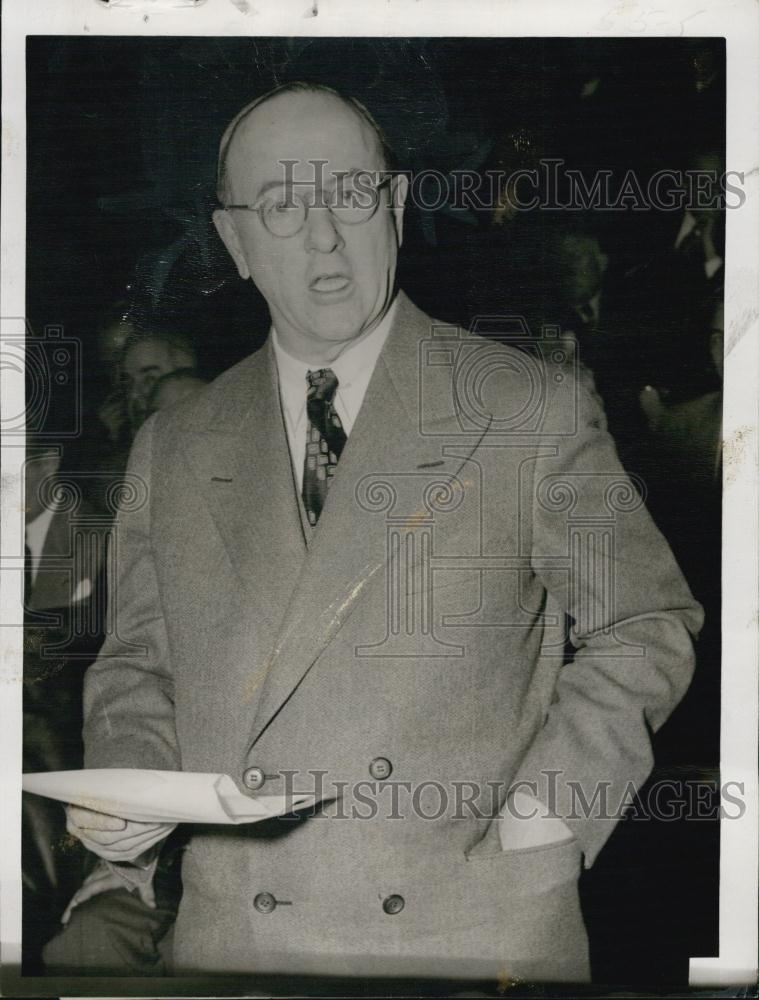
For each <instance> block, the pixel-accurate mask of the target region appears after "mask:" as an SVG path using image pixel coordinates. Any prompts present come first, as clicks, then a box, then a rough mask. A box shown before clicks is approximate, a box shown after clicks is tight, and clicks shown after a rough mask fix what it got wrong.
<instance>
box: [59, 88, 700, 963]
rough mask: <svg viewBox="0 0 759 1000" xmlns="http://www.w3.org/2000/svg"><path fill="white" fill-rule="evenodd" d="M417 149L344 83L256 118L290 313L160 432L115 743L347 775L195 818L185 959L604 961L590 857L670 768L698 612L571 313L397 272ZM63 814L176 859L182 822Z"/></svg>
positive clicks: (124, 612) (111, 838) (273, 254)
mask: <svg viewBox="0 0 759 1000" xmlns="http://www.w3.org/2000/svg"><path fill="white" fill-rule="evenodd" d="M391 165H392V161H391V154H390V152H389V150H388V149H387V146H386V144H385V142H384V140H383V138H382V134H381V132H380V130H379V128H378V127H377V125H376V123H375V122H374V120H373V119H372V118H371V116H370V115H369V113H368V112H367V111H366V109H365V108H363V106H362V105H360V104H359V103H358V102H356V101H354V100H351V99H345V98H343V97H341V96H339V95H338V94H336V93H335V92H333V91H330V90H329V89H328V88H324V87H317V86H310V85H308V84H292V85H288V86H285V87H283V88H280V89H278V90H276V91H274V92H272V93H270V94H268V95H266V96H265V97H264V98H261V99H259V100H258V101H256V102H254V103H253V104H252V105H249V106H247V107H246V108H244V109H243V110H242V111H241V112H240V113H239V114H238V116H237V117H236V118H235V119H234V121H233V122H232V123H231V124H230V126H229V127H228V129H227V131H226V133H225V135H224V137H223V140H222V146H221V151H220V168H219V197H220V200H221V204H222V207H221V208H220V209H219V210H218V211H217V212H216V213H215V216H214V221H215V223H216V227H217V230H218V232H219V234H220V236H221V238H222V240H223V241H224V243H225V245H226V247H227V249H228V250H229V252H230V254H231V256H232V258H233V260H234V262H235V264H236V266H237V268H238V271H239V273H240V276H241V277H242V278H243V279H248V278H252V279H253V281H255V283H256V284H257V286H258V287H259V289H260V290H261V292H262V293H263V295H264V297H265V298H266V300H267V302H268V305H269V309H270V312H271V320H272V330H271V335H270V338H269V341H268V342H267V344H266V345H265V346H264V348H263V349H262V350H261V351H259V352H258V353H257V354H255V355H254V356H252V357H250V358H248V359H246V360H245V361H243V362H242V363H241V364H240V365H238V366H236V367H235V368H233V369H231V370H230V371H228V372H226V373H225V374H224V375H222V376H221V377H220V378H218V379H217V380H216V381H215V382H214V383H212V384H211V385H210V386H209V387H208V388H206V389H204V390H202V392H201V393H200V394H198V395H197V396H195V397H193V399H192V400H189V401H187V402H186V403H182V404H180V405H179V406H177V407H172V408H170V409H168V410H166V411H164V412H161V413H158V414H155V415H154V416H153V417H151V418H150V419H149V420H148V421H147V422H146V424H145V426H144V427H143V428H142V429H141V431H140V433H139V435H138V437H137V439H136V441H135V445H134V448H133V451H132V456H131V460H130V464H131V469H132V471H133V472H135V473H136V474H138V475H139V476H141V477H142V478H143V480H144V482H145V483H146V485H147V488H148V497H149V499H148V502H147V503H146V504H145V505H143V506H141V507H140V508H139V509H138V510H133V511H129V512H125V513H124V514H123V515H121V516H120V517H119V519H118V524H117V531H118V538H119V551H120V561H119V565H118V587H117V588H116V594H115V596H116V601H115V613H116V620H117V622H118V627H117V629H116V630H115V632H114V634H113V635H112V636H110V637H109V639H108V641H107V644H106V646H105V648H104V650H103V653H102V655H101V657H100V658H99V660H98V662H97V663H96V664H95V665H94V666H93V667H92V668H91V670H90V672H89V675H88V678H87V690H86V704H85V714H86V722H85V743H86V763H87V765H88V766H90V767H106V768H107V767H142V768H161V769H169V770H179V769H184V770H187V771H203V772H224V773H227V774H230V775H232V776H233V777H234V779H235V780H236V781H237V783H238V785H239V787H240V789H241V790H242V791H244V792H246V793H247V794H250V795H252V796H255V795H257V794H259V793H260V794H266V793H271V794H282V793H286V792H287V791H288V790H291V789H295V790H298V791H300V790H306V791H313V792H314V793H315V794H316V796H317V798H318V800H319V801H318V804H317V806H316V807H315V808H314V809H313V810H310V811H307V812H306V813H303V814H300V815H298V816H296V817H292V816H290V817H286V818H281V819H277V820H272V821H269V822H266V823H260V824H255V825H251V826H240V827H231V828H209V827H199V828H197V829H196V830H195V831H194V832H193V836H192V837H191V839H190V842H189V846H188V847H187V850H186V851H185V854H184V858H183V864H182V879H183V898H182V902H181V905H180V909H179V914H178V917H177V922H176V927H175V937H174V967H175V971H177V972H182V973H185V974H187V973H193V974H199V973H250V972H253V971H257V972H262V971H270V972H277V971H279V972H288V973H289V974H293V973H295V972H304V973H325V974H331V975H335V974H344V975H348V974H352V975H357V976H367V975H403V974H408V975H419V976H424V975H440V974H441V973H446V974H449V975H451V976H452V977H455V978H461V977H465V976H469V975H471V976H475V977H479V976H493V977H495V976H496V975H501V976H517V977H525V978H539V979H557V980H565V981H566V980H573V979H574V980H583V979H587V977H588V975H589V969H588V955H587V940H586V935H585V930H584V925H583V921H582V917H581V913H580V908H579V902H578V894H577V882H578V876H579V873H580V867H581V864H582V859H583V857H584V862H585V864H586V865H591V864H592V863H593V861H594V859H595V857H596V856H597V854H598V852H599V851H600V850H601V847H602V846H603V844H604V842H605V841H606V839H607V837H608V835H609V833H610V832H611V829H612V827H613V822H614V818H615V809H616V806H617V805H618V803H619V801H621V799H623V798H624V796H625V794H629V789H630V787H634V786H636V785H637V784H639V783H640V782H642V781H643V780H644V779H645V777H646V775H647V774H648V773H649V770H650V768H651V763H652V762H651V751H650V743H649V729H656V728H658V727H659V726H660V725H661V724H662V722H663V721H664V719H665V718H666V716H667V715H668V713H669V712H670V711H671V709H672V707H673V706H674V705H675V703H676V702H677V701H678V699H679V698H680V697H681V696H682V694H683V692H684V691H685V689H686V687H687V685H688V682H689V680H690V676H691V671H692V666H693V654H692V642H691V635H692V633H694V632H696V631H697V630H698V628H699V627H700V623H701V613H700V609H699V607H698V605H697V604H696V603H695V602H694V600H693V598H692V597H691V595H690V593H689V591H688V588H687V586H686V585H685V583H684V581H683V579H682V577H681V575H680V572H679V570H678V569H677V566H676V564H675V562H674V560H673V558H672V556H671V554H670V552H669V550H668V548H667V546H666V543H665V542H664V540H663V539H662V537H661V536H660V535H659V534H658V532H657V531H656V529H655V528H654V526H653V524H652V522H651V520H650V518H649V517H648V515H647V513H646V512H645V510H644V508H643V507H642V505H641V502H640V499H639V497H638V495H637V493H636V492H635V490H634V488H633V487H632V485H631V484H630V482H629V480H628V479H627V478H626V476H625V474H624V473H623V471H622V469H621V468H620V466H619V463H618V460H617V458H616V454H615V451H614V447H613V445H612V443H611V440H610V439H609V437H608V436H607V435H606V434H605V432H604V431H603V430H602V428H601V424H602V420H601V414H600V412H599V410H598V408H597V406H596V404H595V403H594V402H593V400H592V399H590V398H589V397H588V395H587V393H585V392H583V391H582V390H581V388H580V387H579V385H578V384H577V382H576V381H575V379H574V377H573V374H572V371H571V370H570V368H569V367H568V366H567V364H566V363H565V362H564V355H563V354H562V352H561V351H560V350H559V349H558V348H557V347H556V345H553V346H550V345H549V346H548V347H547V348H546V350H545V351H543V354H544V357H541V356H539V354H538V355H531V354H530V353H528V351H527V350H524V351H523V350H519V349H517V348H515V347H509V346H503V345H500V344H496V343H494V342H491V341H486V340H481V339H479V338H468V337H466V336H465V335H463V334H460V332H459V331H457V330H455V329H451V328H449V327H441V326H440V325H439V324H435V322H434V321H433V320H431V319H430V318H429V317H428V316H426V315H425V314H423V313H421V312H420V311H419V310H418V309H417V308H416V307H415V306H414V305H413V304H412V303H411V301H410V300H409V299H408V298H407V297H406V296H405V295H404V294H403V292H401V291H398V290H397V289H396V287H395V270H396V260H397V254H398V250H399V248H400V245H401V241H402V236H403V210H404V200H405V196H406V191H407V179H406V178H405V177H404V175H403V174H401V173H398V172H395V173H390V172H389V170H388V168H390V167H391ZM565 614H566V615H568V616H569V617H570V619H571V622H572V630H571V638H572V642H573V645H574V647H575V656H574V659H573V661H572V662H570V663H567V664H566V666H564V665H563V662H564V648H565V644H564V640H565V634H564V631H565V630H564V615H565ZM129 644H131V645H129ZM135 644H136V645H135ZM140 648H142V649H143V650H144V652H140ZM602 800H605V802H606V803H607V804H606V805H604V803H603V802H602ZM68 813H69V829H70V831H71V832H73V833H75V834H76V835H77V836H79V837H80V838H81V839H82V841H83V842H84V843H85V844H86V845H87V846H88V847H89V848H91V849H92V850H93V851H95V852H96V853H98V854H99V855H100V856H101V857H103V858H105V859H106V860H107V861H108V862H109V864H110V865H111V868H112V870H113V871H117V872H120V873H121V876H122V877H123V878H124V880H125V881H127V882H129V883H130V884H132V885H135V886H144V885H145V884H146V883H149V881H150V878H151V874H152V871H153V868H154V866H155V864H156V851H157V848H158V845H159V844H160V843H161V841H162V840H163V839H164V838H165V837H166V836H167V834H168V832H169V829H170V828H169V827H168V826H166V825H162V824H140V823H135V822H126V821H123V820H119V819H118V818H115V817H108V816H104V815H101V814H98V813H96V812H93V811H90V810H83V809H79V808H74V807H69V808H68ZM616 815H618V813H617V814H616Z"/></svg>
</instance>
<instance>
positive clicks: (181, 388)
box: [147, 368, 207, 413]
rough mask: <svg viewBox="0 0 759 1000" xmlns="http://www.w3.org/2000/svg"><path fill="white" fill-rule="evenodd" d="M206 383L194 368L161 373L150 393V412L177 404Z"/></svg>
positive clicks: (148, 405)
mask: <svg viewBox="0 0 759 1000" xmlns="http://www.w3.org/2000/svg"><path fill="white" fill-rule="evenodd" d="M206 384H207V383H206V380H205V379H203V378H201V377H200V375H198V374H197V372H196V371H195V369H194V368H177V370H176V371H175V372H168V373H167V374H166V375H161V377H160V378H159V379H158V381H157V382H156V383H155V385H154V386H153V388H152V389H151V390H150V394H149V395H148V402H147V408H148V412H149V413H155V411H156V410H165V409H166V407H167V406H176V404H177V403H181V401H182V400H183V399H187V397H188V396H193V395H194V394H195V393H196V392H199V391H200V390H201V389H202V388H203V386H204V385H206Z"/></svg>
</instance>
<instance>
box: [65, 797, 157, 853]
mask: <svg viewBox="0 0 759 1000" xmlns="http://www.w3.org/2000/svg"><path fill="white" fill-rule="evenodd" d="M175 826H176V823H137V822H135V821H134V820H126V819H120V818H119V817H118V816H109V815H107V814H106V813H99V812H95V811H94V810H92V809H82V808H81V807H80V806H66V829H67V830H68V832H69V833H70V834H72V835H73V836H74V837H78V838H79V840H81V842H82V843H83V844H84V846H85V847H86V848H87V849H88V850H90V851H92V852H93V854H97V855H98V857H101V858H103V859H104V860H106V861H115V862H124V861H135V860H136V859H137V858H139V857H140V855H141V854H144V853H145V852H146V851H148V850H150V848H151V847H153V846H154V845H155V844H158V843H160V841H162V840H163V839H164V838H165V837H168V835H169V834H170V833H171V831H172V830H173V829H174V827H175Z"/></svg>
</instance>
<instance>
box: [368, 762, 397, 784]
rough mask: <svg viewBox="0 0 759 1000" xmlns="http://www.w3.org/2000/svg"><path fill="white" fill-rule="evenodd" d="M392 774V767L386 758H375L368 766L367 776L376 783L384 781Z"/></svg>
mask: <svg viewBox="0 0 759 1000" xmlns="http://www.w3.org/2000/svg"><path fill="white" fill-rule="evenodd" d="M392 773H393V765H392V764H391V763H390V761H389V760H388V759H387V757H375V758H374V760H373V761H372V762H371V764H370V765H369V774H371V776H372V777H373V778H376V779H377V781H384V780H385V778H389V777H390V775H391V774H392Z"/></svg>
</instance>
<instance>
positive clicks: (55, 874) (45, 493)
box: [22, 435, 109, 967]
mask: <svg viewBox="0 0 759 1000" xmlns="http://www.w3.org/2000/svg"><path fill="white" fill-rule="evenodd" d="M68 457H69V458H70V455H69V456H68ZM24 472H25V512H24V513H25V544H24V549H25V559H24V625H25V630H24V769H25V770H27V771H45V770H50V771H56V770H63V769H67V768H76V767H81V766H82V758H83V751H82V739H81V730H82V681H83V676H84V670H85V668H86V666H87V665H88V664H89V663H90V662H92V660H93V659H94V658H95V655H96V653H97V650H98V648H99V646H100V643H101V642H102V637H103V627H104V620H103V619H104V614H105V599H104V594H103V588H102V584H103V582H104V581H103V577H102V573H101V571H102V567H103V563H104V560H105V545H106V538H107V534H108V527H109V524H108V521H109V518H108V517H107V516H106V515H104V514H103V513H102V512H100V511H97V510H96V509H95V508H94V507H93V506H92V505H91V504H90V503H89V502H88V501H87V499H86V498H85V496H84V495H83V490H82V483H83V480H82V477H81V476H78V475H77V474H76V473H75V472H74V471H73V468H72V466H71V465H70V463H69V462H68V460H67V456H66V449H64V447H63V445H62V444H60V443H56V442H54V441H52V440H51V438H50V437H49V436H48V437H41V436H37V435H30V437H29V440H28V442H27V461H26V465H25V470H24ZM63 818H64V817H63V813H62V811H61V809H60V808H59V807H58V806H57V804H56V803H53V802H50V801H48V800H45V799H40V798H37V797H36V796H24V801H23V820H24V825H23V829H24V837H23V863H22V873H23V879H24V888H25V896H24V923H25V927H26V929H27V930H28V931H29V937H25V941H26V942H27V944H28V947H27V949H26V952H25V956H26V961H27V967H33V966H34V964H35V962H36V961H37V960H38V954H37V953H38V951H39V947H40V946H41V945H42V943H44V940H45V939H46V937H49V936H50V934H51V932H52V931H53V929H54V927H55V921H56V920H57V918H58V917H59V915H60V913H61V911H62V909H63V906H64V905H65V901H66V899H67V898H68V896H70V894H71V893H72V892H73V889H74V887H75V885H76V884H77V882H78V880H79V879H80V878H81V870H80V867H81V863H82V860H83V859H82V854H81V853H79V852H77V851H72V850H71V849H70V846H68V845H64V841H65V829H64V824H63Z"/></svg>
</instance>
